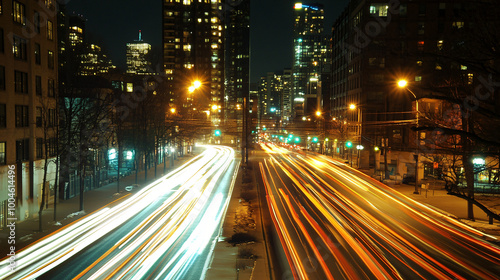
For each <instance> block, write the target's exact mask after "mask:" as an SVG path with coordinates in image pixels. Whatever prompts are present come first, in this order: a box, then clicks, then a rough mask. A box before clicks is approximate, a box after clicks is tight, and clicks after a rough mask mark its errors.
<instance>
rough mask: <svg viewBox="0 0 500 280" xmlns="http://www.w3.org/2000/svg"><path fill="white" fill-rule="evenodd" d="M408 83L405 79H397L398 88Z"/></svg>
mask: <svg viewBox="0 0 500 280" xmlns="http://www.w3.org/2000/svg"><path fill="white" fill-rule="evenodd" d="M407 85H408V82H407V81H406V80H399V81H398V87H400V88H405V87H406V86H407Z"/></svg>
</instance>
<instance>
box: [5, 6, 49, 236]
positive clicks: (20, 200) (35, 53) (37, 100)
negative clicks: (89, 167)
mask: <svg viewBox="0 0 500 280" xmlns="http://www.w3.org/2000/svg"><path fill="white" fill-rule="evenodd" d="M56 16H57V13H56V6H55V1H45V2H43V1H28V0H14V1H3V2H0V182H3V183H2V184H6V182H9V181H12V180H9V178H8V175H9V174H11V173H9V172H7V171H8V170H14V171H15V175H16V176H15V178H16V180H15V183H13V187H14V188H15V199H16V203H15V204H16V206H17V209H16V211H15V213H16V216H15V218H17V220H18V221H19V220H24V219H25V218H28V217H33V216H35V215H36V214H37V212H38V205H39V204H40V203H41V199H42V196H41V192H42V188H41V186H42V185H43V178H44V176H43V173H44V171H43V170H44V169H45V170H46V171H47V177H46V178H47V181H46V182H47V183H46V186H49V187H50V188H52V187H53V185H54V180H55V177H56V176H55V175H56V167H55V165H54V164H45V163H49V160H53V157H54V156H55V153H56V142H57V141H56V140H57V139H56V133H55V132H56V127H57V124H58V121H57V114H56V108H57V79H58V77H57V65H58V61H57V34H56V31H57V30H56V28H57V18H56ZM46 190H48V188H47V189H46ZM9 194H10V196H9ZM12 194H14V193H13V192H8V188H1V189H0V228H2V227H4V226H5V224H6V218H7V217H11V215H8V214H7V213H6V210H7V201H9V202H10V201H11V199H10V200H9V197H12Z"/></svg>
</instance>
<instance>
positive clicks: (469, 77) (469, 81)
mask: <svg viewBox="0 0 500 280" xmlns="http://www.w3.org/2000/svg"><path fill="white" fill-rule="evenodd" d="M473 82H474V74H472V73H469V74H467V83H468V84H469V85H472V83H473Z"/></svg>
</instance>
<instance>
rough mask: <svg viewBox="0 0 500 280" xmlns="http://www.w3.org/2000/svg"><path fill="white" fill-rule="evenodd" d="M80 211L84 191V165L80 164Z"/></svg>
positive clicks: (81, 209)
mask: <svg viewBox="0 0 500 280" xmlns="http://www.w3.org/2000/svg"><path fill="white" fill-rule="evenodd" d="M80 166H81V168H80V211H83V193H84V192H85V177H84V176H85V165H84V164H81V165H80Z"/></svg>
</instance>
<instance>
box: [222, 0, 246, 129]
mask: <svg viewBox="0 0 500 280" xmlns="http://www.w3.org/2000/svg"><path fill="white" fill-rule="evenodd" d="M234 2H235V4H234V5H231V3H232V2H231V1H229V2H228V3H226V15H225V22H224V23H225V30H226V34H225V52H226V54H225V56H226V58H225V63H226V69H225V76H226V77H225V80H226V88H225V98H224V100H225V106H224V108H225V117H226V118H227V119H235V118H238V119H241V115H242V112H243V110H242V108H243V98H244V97H246V98H247V101H248V98H249V92H250V0H243V1H234Z"/></svg>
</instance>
